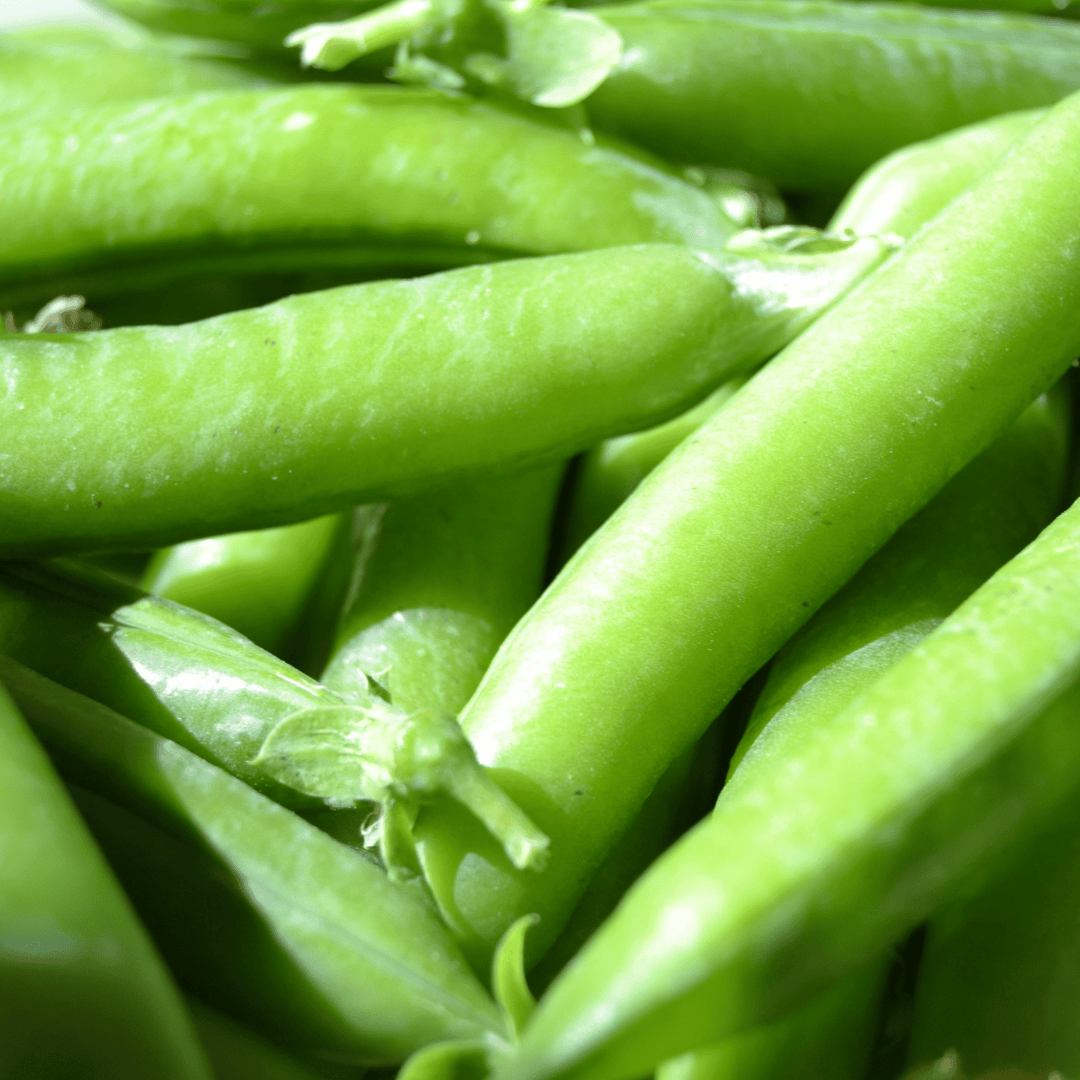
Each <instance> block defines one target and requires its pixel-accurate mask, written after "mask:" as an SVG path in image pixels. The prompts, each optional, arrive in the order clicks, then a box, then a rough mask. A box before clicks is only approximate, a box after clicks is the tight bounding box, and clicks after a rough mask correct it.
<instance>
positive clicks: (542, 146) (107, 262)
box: [0, 85, 735, 308]
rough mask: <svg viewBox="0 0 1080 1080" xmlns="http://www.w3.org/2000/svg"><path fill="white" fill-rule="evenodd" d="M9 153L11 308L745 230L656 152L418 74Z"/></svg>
mask: <svg viewBox="0 0 1080 1080" xmlns="http://www.w3.org/2000/svg"><path fill="white" fill-rule="evenodd" d="M0 161H2V162H3V164H2V165H0V189H2V190H3V191H4V199H3V203H2V204H0V229H2V230H3V232H4V235H5V237H6V242H5V245H4V249H3V254H2V257H0V286H2V291H0V297H2V298H3V300H4V303H5V304H7V306H9V307H12V308H17V307H19V306H20V305H22V306H25V305H26V304H27V303H28V302H29V301H28V300H27V297H29V296H31V295H32V296H34V297H38V296H40V295H41V294H42V290H43V289H44V290H48V289H51V292H50V293H49V295H48V296H45V297H44V299H49V298H50V297H51V296H54V295H56V294H57V293H77V294H79V295H82V296H87V297H88V298H89V299H90V302H91V306H93V304H94V302H95V300H96V298H98V297H103V296H111V295H117V294H120V293H124V292H130V291H133V290H140V289H144V288H146V287H147V286H148V285H149V284H150V283H151V282H153V283H154V284H156V285H157V286H158V287H163V286H165V285H168V284H169V283H170V282H176V281H181V280H185V281H186V280H190V279H192V278H195V279H196V280H197V279H199V278H201V277H203V276H205V275H206V274H207V273H209V272H217V273H223V272H225V271H226V270H227V271H229V272H231V273H234V274H246V275H256V274H274V273H276V274H279V275H280V274H282V273H284V272H285V271H286V270H293V271H297V270H307V271H322V272H329V271H337V272H339V273H343V272H347V271H348V272H353V273H355V274H357V275H360V276H363V275H364V274H365V273H370V272H372V268H373V267H374V269H375V270H376V271H377V270H378V268H379V267H380V266H387V265H389V266H391V267H394V266H408V265H410V264H411V265H413V266H414V267H415V268H417V269H421V268H429V267H434V268H443V267H446V266H455V265H462V264H469V263H475V262H485V261H488V260H491V259H494V258H500V257H503V258H505V257H507V256H510V255H523V254H525V255H544V254H549V253H556V252H563V251H583V250H588V249H590V248H596V247H609V246H614V245H620V244H636V243H645V242H666V243H688V244H694V245H695V246H703V247H718V246H721V245H722V244H723V243H724V242H725V241H726V240H727V238H728V237H730V236H731V235H732V234H733V233H734V232H735V225H734V223H733V222H732V221H731V220H730V219H729V218H728V217H727V216H726V215H725V214H724V213H723V211H722V210H721V209H720V207H719V206H718V204H717V202H716V201H715V200H713V199H711V198H710V197H709V196H708V194H706V193H705V192H704V191H702V190H700V189H698V188H696V187H694V186H692V185H691V184H688V183H685V182H684V181H682V180H680V179H678V178H677V177H675V176H672V175H670V174H669V173H666V172H665V171H663V169H662V167H657V165H656V164H649V163H647V162H645V161H642V160H640V159H639V158H637V157H630V156H628V155H626V154H623V153H620V152H619V151H617V150H613V149H608V148H605V147H601V146H595V145H588V144H586V143H584V142H582V140H581V139H580V138H578V137H577V136H576V135H575V134H574V133H573V132H572V131H569V130H566V129H565V128H559V127H557V126H552V125H548V124H544V123H539V122H534V121H530V120H528V119H526V118H525V117H523V116H521V115H518V114H515V113H513V112H509V111H506V110H502V109H498V108H495V107H493V106H490V105H485V104H481V103H477V102H472V101H469V100H468V99H465V98H462V97H449V96H447V95H445V94H438V93H432V92H430V91H426V90H419V89H414V90H406V89H402V88H400V87H389V86H382V87H377V86H374V87H359V86H313V85H301V86H297V87H292V88H281V89H274V90H265V91H252V92H228V93H225V92H223V93H217V94H198V95H187V96H180V95H177V96H173V97H170V98H164V99H161V100H157V101H147V102H141V103H138V104H135V105H117V106H112V107H104V106H103V107H102V108H99V109H96V110H94V111H93V112H92V113H90V114H79V115H74V116H72V117H70V118H69V117H52V118H50V119H49V120H48V122H44V121H43V122H41V123H37V124H34V125H32V126H29V127H21V126H15V125H11V126H9V127H7V128H6V129H5V130H4V131H3V132H2V133H0ZM384 276H385V275H384ZM42 302H44V301H43V300H42Z"/></svg>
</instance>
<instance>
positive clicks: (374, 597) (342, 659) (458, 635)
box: [321, 465, 564, 714]
mask: <svg viewBox="0 0 1080 1080" xmlns="http://www.w3.org/2000/svg"><path fill="white" fill-rule="evenodd" d="M563 471H564V470H563V467H562V466H561V465H560V466H549V467H547V468H544V469H541V470H538V471H533V472H528V473H523V474H522V475H520V476H511V477H505V478H503V477H499V478H494V479H491V480H487V481H484V482H482V483H475V484H469V485H462V486H458V487H454V488H449V489H447V490H446V491H439V492H434V493H432V494H431V495H429V496H426V497H423V498H417V499H407V500H403V501H401V502H396V503H391V504H389V505H383V506H378V507H371V508H364V511H363V513H364V517H365V521H364V525H365V526H366V528H363V526H362V528H363V532H364V533H365V535H364V536H363V537H362V540H361V542H360V544H359V546H358V550H357V552H356V556H355V562H354V571H353V582H352V585H351V587H350V590H349V595H348V597H347V599H346V603H345V607H344V610H343V611H342V613H341V618H340V620H339V623H338V629H337V633H336V641H335V645H334V650H333V653H332V655H331V657H330V661H329V663H328V664H327V667H326V669H325V670H324V671H323V673H322V676H321V681H322V682H323V683H324V684H325V685H326V686H329V687H330V688H331V689H333V690H337V691H338V692H339V693H341V694H342V695H344V696H346V697H348V696H349V695H350V694H353V693H356V692H359V693H361V694H362V695H363V694H366V693H368V692H369V691H368V687H369V683H370V680H371V679H374V680H376V681H377V682H378V683H379V685H380V686H382V687H384V688H385V690H386V691H387V692H388V693H389V696H390V700H391V701H392V702H393V703H394V704H395V705H397V706H399V707H400V708H404V709H406V710H411V709H417V708H435V709H440V710H441V711H443V712H447V713H452V714H457V713H458V712H460V711H461V709H462V708H464V706H465V704H466V702H467V701H468V700H469V698H470V697H472V694H473V691H474V690H475V689H476V687H477V684H478V683H479V682H480V678H481V676H482V675H483V674H484V671H485V670H486V668H487V666H488V664H489V663H490V662H491V658H492V656H494V655H495V650H496V649H497V648H498V646H499V643H500V642H501V641H502V640H503V638H505V637H506V635H507V634H508V633H509V632H510V630H511V628H512V627H513V625H514V623H515V622H517V620H518V619H519V618H520V617H521V616H522V615H524V614H525V612H526V610H527V609H528V607H529V605H530V604H531V603H532V602H533V601H534V600H535V599H536V597H537V596H538V595H539V593H540V586H541V581H542V578H543V573H544V564H545V562H546V560H547V552H548V539H549V535H550V532H551V519H552V515H553V513H554V510H555V500H556V498H557V496H558V492H559V481H560V479H561V477H562V474H563Z"/></svg>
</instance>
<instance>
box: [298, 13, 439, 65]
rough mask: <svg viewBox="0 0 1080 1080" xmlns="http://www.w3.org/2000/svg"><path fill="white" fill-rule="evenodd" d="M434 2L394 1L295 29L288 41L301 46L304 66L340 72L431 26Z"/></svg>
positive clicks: (301, 58)
mask: <svg viewBox="0 0 1080 1080" xmlns="http://www.w3.org/2000/svg"><path fill="white" fill-rule="evenodd" d="M432 7H433V4H432V0H392V2H391V3H389V4H384V5H383V6H382V7H379V8H376V9H375V10H374V11H369V12H367V13H365V14H364V15H361V16H359V17H358V18H355V19H347V20H345V21H344V22H337V23H315V24H313V25H312V26H305V27H303V28H302V29H300V30H295V31H293V33H291V34H290V35H289V36H288V37H287V38H286V39H285V44H286V45H287V46H289V47H290V48H292V47H295V46H299V47H300V63H301V65H302V66H304V67H317V68H323V69H325V70H326V71H338V70H340V69H341V68H343V67H344V66H345V65H346V64H348V63H351V62H352V61H353V60H357V59H359V58H360V57H361V56H366V55H367V54H368V53H371V52H375V51H376V50H377V49H382V48H385V47H386V46H388V45H397V44H398V43H399V42H401V41H404V40H406V39H407V38H408V37H410V36H411V35H412V34H414V33H416V32H417V31H418V30H421V29H423V27H424V26H425V25H426V24H427V23H428V21H429V19H430V18H431V13H432Z"/></svg>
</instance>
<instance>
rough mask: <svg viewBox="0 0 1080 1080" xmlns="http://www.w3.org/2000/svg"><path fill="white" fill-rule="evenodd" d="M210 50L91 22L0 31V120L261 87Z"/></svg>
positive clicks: (29, 120) (39, 118)
mask: <svg viewBox="0 0 1080 1080" xmlns="http://www.w3.org/2000/svg"><path fill="white" fill-rule="evenodd" d="M269 85H271V84H270V82H269V81H268V80H267V79H263V78H258V77H256V76H254V75H250V74H248V73H247V72H245V71H243V70H241V69H240V68H238V67H236V66H235V65H233V64H229V63H227V62H225V61H223V60H222V59H221V58H220V57H215V55H214V53H213V51H212V50H209V49H205V48H204V49H200V48H199V47H197V46H192V45H191V44H187V45H186V46H180V45H177V44H175V43H173V42H167V41H162V40H160V39H155V38H150V37H146V36H144V35H141V34H125V33H118V32H115V31H109V30H102V29H97V28H91V27H71V26H64V27H56V26H51V27H48V28H47V29H41V30H21V31H8V32H7V33H0V118H2V119H3V120H4V125H5V127H8V126H9V125H10V126H11V127H18V128H22V129H23V130H26V129H27V128H29V127H30V126H31V124H36V123H43V122H47V121H48V118H49V117H50V116H53V117H58V116H64V115H66V116H68V117H70V116H71V114H72V113H73V112H77V111H84V110H89V109H95V108H98V107H100V106H103V105H115V104H119V103H120V102H131V101H141V100H144V99H147V98H158V97H169V96H172V95H174V94H191V93H195V92H199V91H207V90H253V89H256V88H259V87H268V86H269Z"/></svg>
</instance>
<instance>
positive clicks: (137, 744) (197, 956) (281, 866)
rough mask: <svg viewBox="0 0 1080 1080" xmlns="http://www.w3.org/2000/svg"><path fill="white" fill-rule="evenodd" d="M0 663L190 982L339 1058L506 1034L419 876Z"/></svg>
mask: <svg viewBox="0 0 1080 1080" xmlns="http://www.w3.org/2000/svg"><path fill="white" fill-rule="evenodd" d="M0 670H2V671H3V677H4V680H5V682H8V683H9V684H10V685H11V687H12V692H13V694H14V695H15V697H16V699H17V700H18V701H19V702H20V704H21V707H22V709H23V710H24V712H25V713H26V714H27V716H28V718H29V720H30V722H31V724H32V725H33V727H34V730H35V732H36V733H37V734H38V736H39V738H41V739H42V740H43V741H44V742H45V744H46V746H47V747H48V748H49V750H50V753H52V754H53V756H54V758H55V759H56V760H57V762H58V763H59V767H60V768H61V769H62V771H63V772H64V774H65V776H66V777H67V779H68V780H69V781H71V782H74V783H76V784H79V785H80V786H82V787H85V788H89V789H90V790H91V791H94V792H96V793H98V794H99V795H101V796H102V803H103V805H99V804H96V803H94V801H93V800H92V799H89V800H88V799H86V798H81V799H80V805H81V807H82V809H83V812H84V814H86V813H87V812H88V810H87V807H88V806H89V814H90V821H91V827H92V828H93V829H94V831H95V833H97V834H99V835H100V838H101V842H103V843H105V845H106V848H107V854H108V855H109V857H110V861H111V862H112V863H113V865H114V867H115V869H116V872H117V873H118V874H119V876H120V877H121V879H122V880H123V881H124V884H125V888H126V889H127V890H128V892H129V894H130V895H131V896H132V897H133V900H134V902H135V904H136V906H137V907H138V908H139V909H140V911H141V913H142V916H143V918H144V920H146V921H147V923H148V925H149V926H150V927H151V930H152V931H153V932H154V934H155V937H156V939H157V941H158V943H159V947H160V948H161V949H162V951H163V953H164V954H165V956H166V958H167V959H168V960H169V962H170V964H171V966H172V967H173V969H174V970H175V971H176V972H177V977H178V978H179V979H180V981H181V982H182V984H183V985H185V986H186V987H187V988H188V990H189V991H190V992H193V993H195V994H197V995H199V996H201V997H203V998H205V999H206V1000H207V1001H209V1002H210V1003H211V1004H216V1005H217V1006H218V1007H220V1008H222V1009H225V1010H226V1011H227V1012H229V1013H230V1014H231V1015H234V1016H236V1017H237V1018H238V1019H240V1020H242V1021H244V1022H247V1023H249V1024H251V1025H252V1026H254V1027H256V1028H257V1029H258V1030H260V1031H263V1032H264V1033H266V1034H267V1035H268V1036H269V1037H270V1038H271V1039H272V1040H274V1041H275V1042H278V1043H281V1044H284V1045H286V1046H291V1047H293V1048H294V1049H296V1050H297V1051H300V1052H303V1053H304V1054H306V1055H309V1056H312V1057H313V1058H316V1059H317V1058H318V1057H320V1056H321V1057H324V1058H328V1059H329V1060H331V1061H334V1060H337V1061H339V1062H341V1063H342V1064H364V1063H367V1062H376V1063H377V1062H381V1061H382V1062H394V1061H399V1060H401V1059H402V1058H404V1057H405V1056H406V1055H408V1054H409V1053H411V1052H413V1051H415V1050H417V1049H419V1048H420V1047H422V1046H424V1045H426V1044H427V1043H429V1042H432V1041H435V1040H441V1039H453V1038H479V1039H486V1038H489V1037H490V1038H491V1039H493V1040H496V1041H497V1040H498V1039H500V1038H503V1037H504V1036H503V1023H502V1018H501V1016H500V1015H499V1012H498V1010H497V1008H496V1006H495V1004H494V1002H493V1001H492V1000H491V999H490V998H489V997H488V995H487V993H486V992H485V991H484V989H483V988H482V987H481V985H480V983H479V982H478V981H477V980H476V978H475V976H473V974H472V973H471V971H470V970H469V968H468V966H467V965H466V964H465V961H464V959H463V958H462V956H461V954H460V952H459V951H458V950H457V949H456V947H455V946H454V944H453V942H452V941H451V940H450V938H449V936H448V935H447V934H446V931H445V930H444V928H443V927H442V926H441V925H440V924H439V921H438V918H437V917H436V916H435V915H434V913H433V912H432V911H431V909H430V906H429V905H428V904H427V903H426V902H425V900H424V898H423V896H422V895H421V894H420V893H419V892H418V891H417V890H415V889H413V888H410V887H408V886H401V885H396V884H394V883H393V882H391V881H389V880H388V879H387V877H386V874H385V873H384V872H383V871H382V870H381V869H380V868H379V867H378V866H376V865H375V864H374V863H373V862H371V861H370V860H369V859H367V858H365V857H364V856H363V855H362V854H360V853H358V852H356V851H354V850H352V849H351V848H348V847H345V846H344V845H342V844H339V843H338V842H337V841H335V840H332V839H331V838H330V837H328V836H326V835H325V834H324V833H322V832H321V831H320V830H318V829H316V828H315V827H314V826H312V825H309V824H308V823H307V822H305V821H304V820H303V819H301V818H299V817H297V816H296V815H295V814H293V813H292V812H290V811H289V810H286V809H284V808H283V807H281V806H278V805H277V804H276V803H273V802H271V801H270V800H268V799H266V798H264V797H263V796H262V795H260V794H258V793H257V792H256V791H254V790H253V789H252V788H250V787H248V786H247V785H246V784H244V783H242V782H241V781H239V780H236V779H235V778H233V777H231V776H229V775H228V774H227V773H225V772H224V771H223V770H221V769H218V768H217V767H216V766H214V765H211V764H210V763H209V762H206V761H204V760H202V759H201V758H199V757H196V756H195V755H193V754H191V753H189V752H188V751H187V750H184V749H183V748H182V747H180V746H178V745H177V744H175V743H173V742H171V741H169V740H167V739H163V738H160V737H159V736H156V735H154V734H152V733H151V732H149V731H147V730H146V729H145V728H141V727H139V726H138V725H137V724H133V723H131V721H129V720H126V719H125V718H124V717H122V716H120V715H119V714H117V713H114V712H113V711H112V710H110V709H107V708H105V707H104V706H101V705H98V704H97V703H95V702H93V701H90V700H88V699H86V698H83V697H81V696H80V695H78V694H74V693H72V692H71V691H69V690H65V689H64V688H63V687H60V686H57V685H56V684H54V683H51V682H50V681H49V680H47V679H43V678H41V677H40V676H38V675H35V674H34V673H33V672H31V671H29V670H27V669H25V668H22V667H21V666H20V665H18V664H16V663H14V662H13V661H11V660H9V659H7V658H6V657H4V658H0ZM104 799H108V800H110V803H112V802H115V803H118V804H120V805H121V806H123V807H125V808H126V810H121V809H120V807H119V806H117V807H114V808H112V809H110V803H104ZM136 815H137V816H136ZM144 818H145V820H143V819H144ZM99 819H100V822H101V824H100V825H99ZM110 823H116V827H115V828H110V827H109V826H110ZM109 837H112V838H113V839H112V840H109V839H108V838H109ZM117 847H119V850H116V848H117ZM192 912H198V913H199V915H200V919H199V920H198V921H195V920H192V918H191V917H190V916H191V913H192ZM144 1075H145V1074H144ZM155 1075H156V1074H155Z"/></svg>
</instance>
